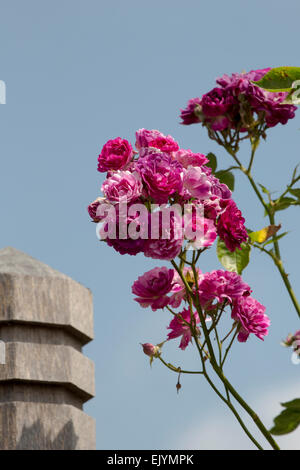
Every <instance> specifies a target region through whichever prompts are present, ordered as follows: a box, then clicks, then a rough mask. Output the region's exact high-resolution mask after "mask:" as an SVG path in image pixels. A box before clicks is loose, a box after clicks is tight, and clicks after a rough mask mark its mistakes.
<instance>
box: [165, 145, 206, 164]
mask: <svg viewBox="0 0 300 470" xmlns="http://www.w3.org/2000/svg"><path fill="white" fill-rule="evenodd" d="M173 158H174V160H177V161H178V162H179V163H181V165H182V166H183V168H187V167H188V166H202V165H205V163H207V162H208V159H207V158H206V156H205V155H203V154H202V153H193V152H192V151H191V150H184V149H179V150H177V152H174V153H173Z"/></svg>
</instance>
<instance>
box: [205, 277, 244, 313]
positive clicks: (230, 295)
mask: <svg viewBox="0 0 300 470" xmlns="http://www.w3.org/2000/svg"><path fill="white" fill-rule="evenodd" d="M250 292H251V289H250V287H249V286H248V284H246V283H245V282H244V281H243V279H242V278H241V276H239V275H238V274H237V273H234V272H230V271H223V270H221V269H218V270H216V271H211V272H208V273H205V274H204V275H202V277H201V278H200V283H199V297H200V302H201V304H202V305H203V306H204V307H211V305H212V304H213V302H214V301H216V302H217V304H222V303H223V302H224V301H227V302H229V303H232V302H233V301H234V300H236V299H238V298H239V297H242V296H248V295H250Z"/></svg>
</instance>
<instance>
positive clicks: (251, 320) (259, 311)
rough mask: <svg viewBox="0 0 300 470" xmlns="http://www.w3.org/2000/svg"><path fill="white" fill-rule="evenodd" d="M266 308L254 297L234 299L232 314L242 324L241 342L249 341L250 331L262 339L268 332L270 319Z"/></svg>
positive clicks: (240, 331) (239, 337) (239, 338)
mask: <svg viewBox="0 0 300 470" xmlns="http://www.w3.org/2000/svg"><path fill="white" fill-rule="evenodd" d="M265 310H266V307H264V306H263V305H262V304H260V303H259V302H258V301H257V300H255V299H253V297H240V298H239V299H236V300H235V301H234V303H233V309H232V315H231V316H232V318H233V319H234V320H236V321H237V322H238V323H239V325H240V330H239V334H238V340H239V341H240V342H241V343H244V342H245V341H247V339H248V337H249V335H250V333H253V334H255V336H257V337H258V338H259V339H262V340H263V339H264V336H266V335H267V334H268V328H269V326H270V320H269V318H268V317H267V315H265Z"/></svg>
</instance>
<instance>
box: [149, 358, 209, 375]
mask: <svg viewBox="0 0 300 470" xmlns="http://www.w3.org/2000/svg"><path fill="white" fill-rule="evenodd" d="M158 359H159V360H160V361H161V362H162V363H163V364H164V365H165V366H166V367H167V368H168V369H170V370H171V371H172V372H176V373H177V374H179V373H180V374H202V375H203V374H204V372H203V371H197V370H196V371H195V370H183V369H181V367H175V366H173V365H172V364H168V363H167V362H166V361H164V360H163V358H162V357H161V356H158Z"/></svg>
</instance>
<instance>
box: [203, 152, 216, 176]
mask: <svg viewBox="0 0 300 470" xmlns="http://www.w3.org/2000/svg"><path fill="white" fill-rule="evenodd" d="M206 158H208V160H209V161H208V162H207V163H206V166H208V167H209V168H211V170H212V172H213V173H214V172H215V171H216V169H217V165H218V162H217V157H216V156H215V154H214V153H212V152H209V153H208V154H207V155H206Z"/></svg>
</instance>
